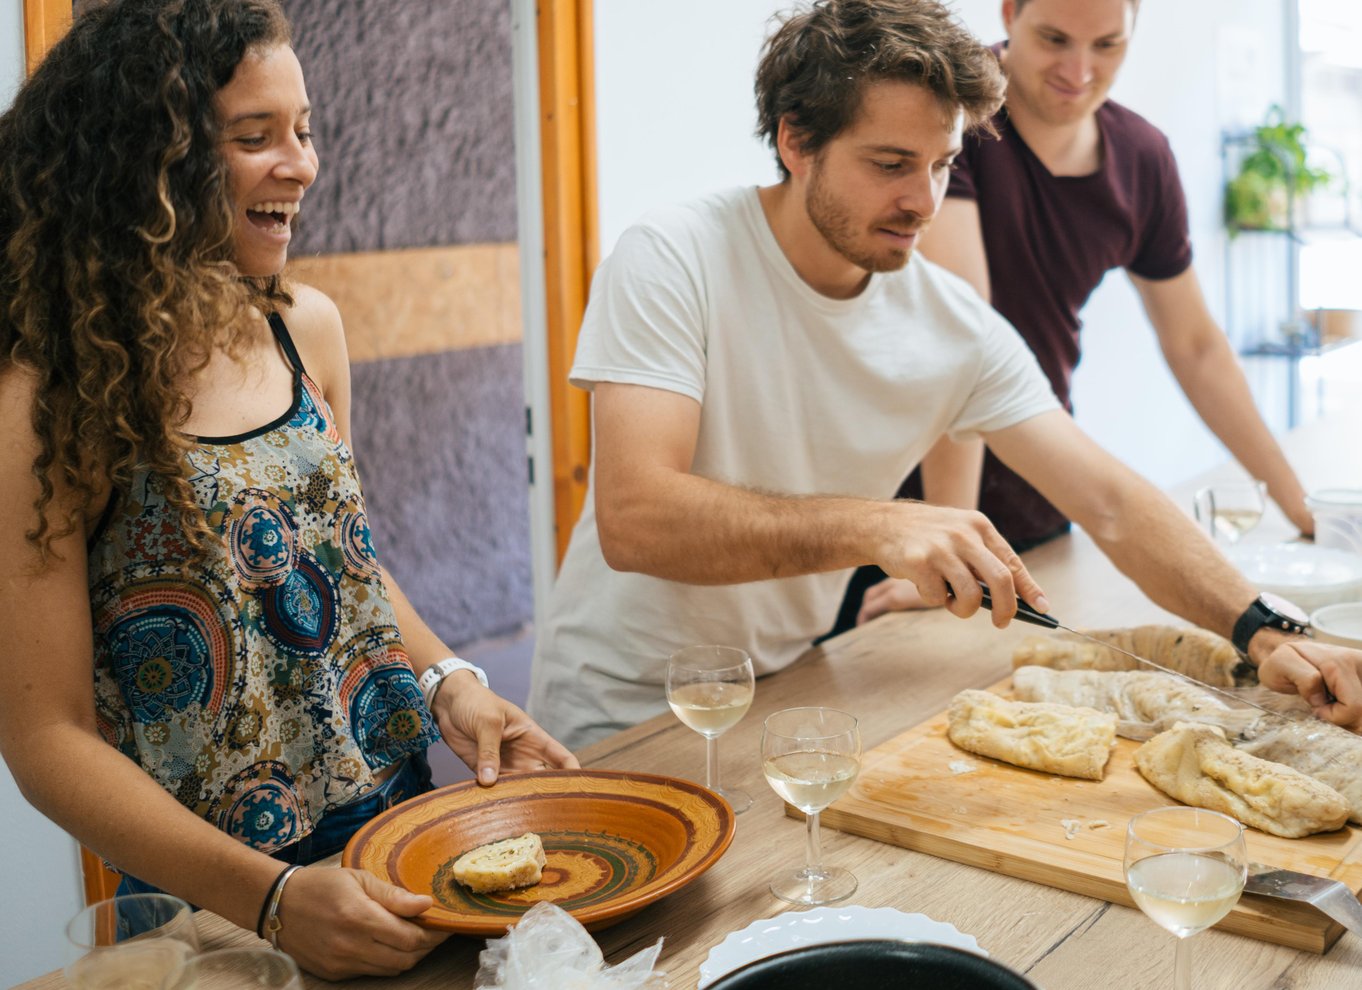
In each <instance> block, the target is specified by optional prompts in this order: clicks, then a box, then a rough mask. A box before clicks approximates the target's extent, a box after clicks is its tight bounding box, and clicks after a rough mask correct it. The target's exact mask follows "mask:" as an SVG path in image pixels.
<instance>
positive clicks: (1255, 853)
mask: <svg viewBox="0 0 1362 990" xmlns="http://www.w3.org/2000/svg"><path fill="white" fill-rule="evenodd" d="M1010 685H1011V679H1010V678H1008V679H1007V680H1005V681H1002V682H1000V683H998V684H996V685H994V686H993V690H994V691H995V692H997V693H999V694H1007V693H1008V690H1009V689H1010ZM1138 745H1139V744H1138V743H1134V742H1131V741H1129V740H1126V739H1120V740H1117V745H1116V750H1115V752H1114V753H1113V754H1112V757H1111V761H1110V762H1109V763H1108V764H1107V776H1106V779H1105V780H1100V781H1094V780H1074V779H1070V778H1067V777H1056V776H1053V775H1051V774H1045V773H1036V772H1034V771H1030V770H1023V769H1021V768H1018V767H1014V766H1010V765H1008V764H1006V763H1001V762H998V761H997V760H990V759H987V758H985V757H982V756H975V755H973V754H971V753H966V752H965V751H964V750H961V749H958V748H956V747H955V746H954V745H953V744H952V743H951V741H950V740H949V739H948V738H947V737H946V716H945V713H941V714H939V715H937V716H936V717H935V718H932V719H929V720H928V721H927V722H925V723H923V724H921V725H918V726H915V727H914V728H912V729H910V730H908V731H907V732H904V733H903V734H902V735H899V736H896V737H894V738H893V739H890V740H889V741H888V742H885V743H883V744H882V745H880V746H877V747H875V748H874V749H873V750H871V751H870V752H869V753H867V754H866V756H865V760H864V765H863V767H862V770H861V774H860V777H859V778H858V779H857V781H856V784H855V785H854V786H853V788H852V789H851V791H850V792H848V793H847V795H846V796H845V797H843V798H842V799H841V800H839V801H838V802H837V803H836V804H835V805H833V806H832V807H831V808H829V809H828V810H827V811H825V812H823V815H822V821H823V822H824V823H825V824H827V825H829V826H831V827H833V828H838V829H842V830H844V831H848V832H852V833H855V834H856V835H864V836H867V837H868V838H872V839H878V840H879V841H881V842H889V843H893V844H894V845H897V846H903V847H904V848H906V849H914V850H917V851H919V852H925V853H930V854H931V855H933V856H939V857H941V858H943V859H949V860H954V861H955V862H957V863H967V864H969V865H970V866H978V867H982V868H983V869H986V870H992V871H994V872H996V873H1005V874H1007V875H1008V876H1013V877H1020V878H1021V879H1023V880H1030V881H1033V882H1035V883H1042V884H1046V885H1048V886H1051V887H1059V888H1061V889H1063V890H1071V891H1074V892H1075V893H1079V894H1086V895H1087V896H1089V897H1100V898H1102V899H1103V900H1107V901H1111V902H1113V903H1116V904H1124V905H1126V906H1128V907H1130V906H1134V902H1133V901H1132V900H1131V898H1130V893H1129V891H1127V889H1126V885H1125V878H1124V875H1123V872H1122V858H1123V853H1124V848H1125V826H1126V823H1127V822H1129V821H1130V819H1131V818H1132V817H1133V816H1135V815H1136V814H1139V813H1140V812H1142V811H1147V810H1149V809H1150V808H1158V807H1162V806H1164V805H1169V804H1176V803H1177V802H1175V801H1173V800H1172V799H1171V798H1169V797H1168V796H1166V795H1165V794H1163V793H1161V792H1160V791H1158V790H1156V789H1155V788H1154V787H1152V786H1151V785H1150V784H1149V783H1148V782H1146V781H1145V779H1144V778H1143V777H1141V776H1140V775H1139V773H1138V772H1137V771H1136V770H1135V766H1134V763H1133V761H1132V755H1133V754H1134V752H1135V749H1136V748H1137V747H1138ZM964 766H968V767H971V768H973V769H972V770H971V771H970V772H964V773H962V772H958V771H960V770H961V769H963V767H964ZM787 810H790V811H791V813H792V814H794V815H798V814H799V812H797V811H793V810H792V809H787ZM1066 820H1067V821H1071V822H1078V823H1079V824H1078V826H1077V828H1076V829H1075V830H1074V831H1073V834H1072V836H1070V835H1069V834H1068V832H1067V830H1066V828H1065V826H1064V822H1065V821H1066ZM1100 822H1106V823H1107V825H1106V826H1105V827H1101V826H1099V827H1092V823H1100ZM1247 843H1248V853H1249V858H1250V859H1251V860H1252V861H1254V862H1258V863H1269V864H1271V865H1273V866H1279V867H1283V868H1286V869H1293V870H1300V871H1302V872H1305V873H1313V874H1315V875H1317V876H1328V877H1332V878H1334V879H1337V880H1342V881H1343V882H1344V883H1346V884H1347V885H1348V886H1349V887H1350V888H1351V889H1352V890H1353V891H1358V890H1362V831H1360V830H1359V829H1357V828H1354V827H1345V828H1342V829H1340V830H1338V831H1336V832H1329V833H1325V834H1321V835H1313V836H1310V837H1308V838H1304V839H1283V838H1279V837H1277V836H1273V835H1267V834H1265V833H1262V832H1258V831H1255V830H1253V829H1249V830H1248V832H1247ZM1216 927H1218V928H1221V929H1223V930H1225V931H1230V932H1234V933H1236V934H1239V935H1248V936H1250V937H1251V938H1258V939H1263V940H1264V941H1268V942H1275V943H1277V944H1279V945H1288V946H1291V947H1293V948H1297V949H1305V950H1307V951H1311V952H1324V951H1325V950H1326V949H1327V948H1328V947H1329V946H1331V945H1333V943H1334V942H1335V941H1337V939H1338V937H1339V936H1340V935H1341V934H1342V932H1343V929H1342V928H1341V927H1340V926H1339V925H1336V924H1334V923H1333V922H1331V921H1330V920H1329V919H1328V918H1326V917H1325V916H1324V915H1322V914H1319V913H1318V912H1317V911H1315V910H1314V909H1312V908H1307V907H1298V906H1296V905H1292V904H1284V903H1282V902H1278V901H1268V900H1264V899H1262V898H1256V897H1245V898H1244V899H1243V900H1241V901H1240V902H1239V903H1238V904H1237V905H1236V906H1235V908H1234V909H1233V910H1232V911H1231V912H1230V914H1229V915H1228V916H1227V917H1226V918H1225V920H1224V921H1222V922H1221V923H1220V924H1219V925H1217V926H1216Z"/></svg>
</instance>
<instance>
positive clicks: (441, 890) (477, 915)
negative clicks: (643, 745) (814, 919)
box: [341, 770, 734, 935]
mask: <svg viewBox="0 0 1362 990" xmlns="http://www.w3.org/2000/svg"><path fill="white" fill-rule="evenodd" d="M733 829H734V824H733V809H732V808H730V807H729V805H728V802H727V801H725V800H724V799H723V798H721V797H719V796H718V795H717V794H715V793H714V792H713V791H710V790H708V789H707V788H704V787H701V786H700V785H699V784H693V783H691V782H690V781H688V780H679V779H677V778H674V777H658V776H654V775H652V774H645V773H629V772H625V771H617V770H545V771H542V772H539V773H524V774H514V775H509V776H506V777H503V778H501V780H500V781H498V782H497V784H496V785H495V786H494V787H490V788H484V787H479V786H478V785H477V784H476V783H475V782H473V781H471V780H470V781H467V782H465V783H461V784H455V785H453V786H451V787H442V788H440V789H438V790H434V791H431V792H430V793H429V794H423V795H422V796H421V797H418V798H413V799H412V800H410V801H404V802H403V803H401V804H399V805H396V806H395V807H393V808H390V809H389V810H388V811H385V812H384V813H383V814H381V815H379V816H377V817H376V818H374V819H373V820H372V821H370V822H369V823H368V824H367V825H365V826H364V827H363V828H361V829H360V830H359V831H358V832H356V833H355V835H354V836H353V837H352V838H351V839H350V842H349V844H348V845H346V847H345V852H344V853H343V854H342V855H341V865H342V866H349V867H354V868H357V869H362V870H368V871H369V872H370V873H373V874H375V875H377V876H379V877H381V878H382V879H384V880H387V881H389V882H390V883H395V884H397V885H398V886H400V887H405V888H406V889H407V890H411V891H415V892H416V893H418V894H430V895H431V896H432V897H434V898H435V907H433V908H431V909H430V910H429V911H427V912H426V913H425V914H423V915H422V916H421V917H420V918H419V919H418V920H419V921H420V923H421V924H423V925H426V926H428V927H430V928H438V929H441V930H443V931H450V932H460V933H462V934H464V935H501V934H503V933H504V932H505V931H506V929H507V928H508V927H510V926H511V925H513V924H515V922H516V920H517V919H518V918H519V917H520V916H521V915H522V914H524V913H525V912H526V911H528V910H529V909H530V908H531V907H533V906H534V905H535V903H537V902H538V901H545V900H547V901H552V902H553V903H555V904H557V905H558V906H559V907H561V908H562V909H563V910H565V911H567V912H569V913H570V914H571V915H572V916H573V917H574V918H576V919H577V920H578V921H580V922H581V923H582V924H583V925H585V926H586V927H587V928H588V929H589V930H591V931H597V930H599V929H601V928H606V927H608V926H610V925H613V924H615V923H616V922H618V921H623V920H624V919H625V918H627V917H628V916H629V915H631V914H633V913H634V912H636V911H639V910H641V909H642V908H644V907H646V906H647V905H649V904H651V903H652V902H653V901H655V900H657V899H658V898H660V897H663V896H665V895H667V894H670V893H671V892H672V891H674V890H678V889H679V888H681V887H684V886H685V885H686V884H688V883H690V882H691V881H692V880H694V879H695V878H696V877H698V876H699V875H700V874H701V873H704V872H705V870H707V869H709V868H710V867H711V866H713V865H714V863H715V861H716V860H718V858H719V857H720V856H722V855H723V854H724V851H725V850H726V849H727V848H728V845H729V843H730V842H732V841H733ZM525 832H535V833H538V835H539V837H540V838H541V839H542V840H543V842H544V855H545V858H546V859H547V861H548V863H547V865H546V866H545V868H544V877H543V880H541V881H540V882H539V883H538V884H537V885H535V886H533V887H526V888H525V889H523V890H510V891H506V892H505V893H501V894H475V893H473V892H472V891H470V890H468V889H467V888H466V887H463V886H460V885H459V884H457V883H455V882H454V879H453V876H452V872H453V867H454V860H456V859H458V858H459V856H461V855H462V854H463V853H465V852H467V851H468V850H470V849H472V848H473V847H475V846H480V845H483V844H484V843H487V842H495V841H497V840H498V839H505V838H509V837H511V836H515V835H521V834H523V833H525Z"/></svg>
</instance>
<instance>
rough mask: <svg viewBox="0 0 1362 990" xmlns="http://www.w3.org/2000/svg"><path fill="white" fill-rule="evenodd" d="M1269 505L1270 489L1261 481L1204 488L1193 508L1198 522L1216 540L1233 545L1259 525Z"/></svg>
mask: <svg viewBox="0 0 1362 990" xmlns="http://www.w3.org/2000/svg"><path fill="white" fill-rule="evenodd" d="M1266 506H1267V486H1266V485H1265V484H1263V483H1262V482H1261V481H1232V482H1226V483H1224V484H1220V485H1212V486H1210V487H1209V488H1203V489H1201V490H1200V491H1199V492H1197V493H1196V498H1195V499H1194V501H1193V502H1192V507H1193V509H1194V510H1195V511H1196V517H1197V521H1198V522H1200V523H1201V524H1202V525H1203V526H1205V527H1206V529H1207V530H1208V531H1209V532H1210V534H1211V537H1212V538H1213V539H1219V540H1223V541H1224V542H1225V543H1227V544H1230V545H1233V544H1235V543H1238V542H1239V541H1240V539H1242V538H1243V536H1244V534H1245V533H1247V532H1248V531H1249V530H1251V529H1252V528H1253V527H1254V526H1257V525H1258V521H1259V520H1260V519H1262V518H1263V509H1264V508H1266Z"/></svg>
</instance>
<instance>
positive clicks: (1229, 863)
mask: <svg viewBox="0 0 1362 990" xmlns="http://www.w3.org/2000/svg"><path fill="white" fill-rule="evenodd" d="M1247 873H1248V854H1247V852H1246V851H1245V849H1244V826H1243V825H1240V824H1239V823H1238V822H1237V821H1235V820H1234V819H1233V818H1230V817H1229V816H1228V815H1222V814H1220V813H1219V812H1216V811H1207V810H1206V809H1205V808H1188V807H1182V806H1174V807H1170V808H1155V809H1154V810H1153V811H1146V812H1144V813H1143V814H1140V815H1136V816H1135V817H1134V818H1132V819H1131V820H1130V825H1129V826H1128V827H1127V828H1126V854H1125V874H1126V886H1127V887H1128V888H1129V889H1130V896H1131V897H1133V898H1134V899H1135V903H1136V904H1137V905H1138V906H1139V908H1140V910H1141V911H1143V912H1144V913H1145V914H1146V915H1148V916H1149V918H1150V919H1151V920H1152V921H1154V923H1155V924H1157V925H1159V926H1160V927H1162V928H1166V929H1168V930H1169V931H1170V932H1172V933H1173V934H1174V935H1176V936H1177V937H1178V948H1177V955H1176V959H1175V962H1174V976H1173V986H1174V988H1175V990H1191V987H1192V947H1191V942H1190V939H1191V936H1193V935H1195V934H1196V933H1197V932H1199V931H1202V930H1203V929H1206V928H1209V927H1211V925H1214V924H1215V923H1216V922H1217V921H1219V920H1220V919H1221V918H1223V917H1225V915H1227V914H1229V913H1230V908H1232V907H1234V905H1235V903H1236V902H1237V901H1238V900H1239V895H1240V894H1241V893H1243V891H1244V878H1245V877H1246V876H1247Z"/></svg>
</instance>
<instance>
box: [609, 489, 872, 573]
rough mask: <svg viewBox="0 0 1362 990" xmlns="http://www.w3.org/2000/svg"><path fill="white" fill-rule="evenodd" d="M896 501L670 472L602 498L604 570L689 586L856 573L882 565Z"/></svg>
mask: <svg viewBox="0 0 1362 990" xmlns="http://www.w3.org/2000/svg"><path fill="white" fill-rule="evenodd" d="M894 511H895V506H894V504H893V503H891V502H887V501H876V500H874V499H862V498H849V497H840V496H825V495H808V496H791V495H772V494H768V493H765V492H759V491H753V490H751V489H747V488H740V487H737V486H734V485H727V484H723V483H721V482H717V481H713V480H710V479H708V478H702V477H699V476H697V475H693V474H686V473H680V472H668V474H667V476H666V477H665V478H659V479H656V480H655V483H654V485H653V486H651V487H650V488H648V489H646V490H639V491H638V492H637V493H635V494H631V495H621V496H615V497H613V498H610V497H602V495H601V494H600V493H599V492H598V494H597V497H596V514H597V526H598V529H599V532H600V539H601V549H602V551H603V553H604V555H605V559H606V562H607V563H609V564H610V566H611V567H613V568H615V569H616V570H624V571H639V572H642V573H645V574H650V575H652V576H653V577H659V578H665V579H667V580H670V581H681V582H685V583H687V584H740V583H743V582H746V581H763V580H767V579H770V578H783V577H794V576H796V575H800V574H812V573H817V572H821V571H830V570H838V569H841V568H846V567H855V566H857V565H858V564H863V563H866V562H868V561H871V560H874V559H877V558H878V557H880V556H882V554H880V553H879V552H878V550H877V549H876V548H877V546H878V544H880V543H882V542H883V541H884V540H885V539H886V534H887V533H888V531H889V529H890V526H889V518H890V517H891V515H892V514H893V513H894Z"/></svg>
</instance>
